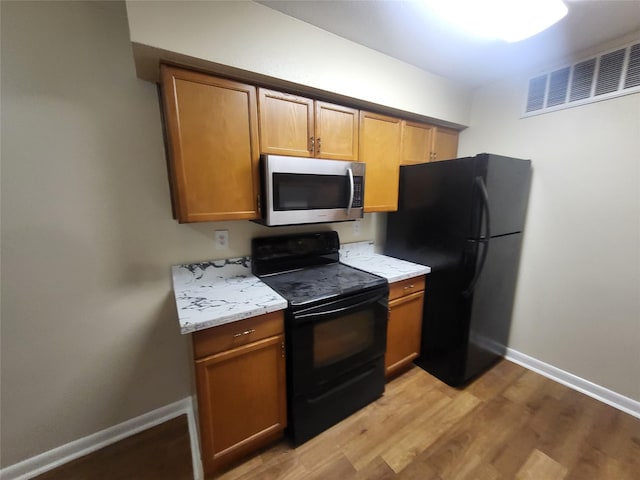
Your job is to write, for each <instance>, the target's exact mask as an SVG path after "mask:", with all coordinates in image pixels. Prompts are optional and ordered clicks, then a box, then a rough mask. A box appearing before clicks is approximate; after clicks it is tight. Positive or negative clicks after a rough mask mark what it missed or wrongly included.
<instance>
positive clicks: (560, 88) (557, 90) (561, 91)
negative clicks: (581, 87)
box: [547, 67, 571, 107]
mask: <svg viewBox="0 0 640 480" xmlns="http://www.w3.org/2000/svg"><path fill="white" fill-rule="evenodd" d="M570 73H571V67H566V68H563V69H561V70H556V71H555V72H552V73H551V77H550V79H549V98H548V99H547V107H554V106H556V105H562V104H563V103H564V102H566V101H567V91H568V88H567V87H568V85H569V74H570Z"/></svg>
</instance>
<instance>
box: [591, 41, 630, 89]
mask: <svg viewBox="0 0 640 480" xmlns="http://www.w3.org/2000/svg"><path fill="white" fill-rule="evenodd" d="M625 53H626V50H625V49H622V50H616V51H615V52H611V53H607V54H606V55H602V57H600V68H599V69H598V83H596V95H603V94H605V93H611V92H615V91H616V90H618V88H619V87H620V78H621V77H622V65H623V64H624V56H625Z"/></svg>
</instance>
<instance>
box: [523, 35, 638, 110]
mask: <svg viewBox="0 0 640 480" xmlns="http://www.w3.org/2000/svg"><path fill="white" fill-rule="evenodd" d="M635 92H640V43H634V44H631V45H628V46H626V47H623V48H618V49H616V50H613V51H609V52H604V53H603V54H601V55H598V56H596V57H593V58H588V59H585V60H582V61H580V62H577V63H575V64H573V65H568V66H565V67H563V68H559V69H557V70H554V71H552V72H549V73H545V74H542V75H538V76H536V77H534V78H531V79H530V80H529V90H528V95H527V104H526V111H525V115H533V114H538V113H543V112H547V111H555V110H558V109H562V108H568V107H572V106H576V105H582V104H585V103H590V102H594V101H598V100H603V99H606V98H611V97H617V96H620V95H626V94H629V93H635Z"/></svg>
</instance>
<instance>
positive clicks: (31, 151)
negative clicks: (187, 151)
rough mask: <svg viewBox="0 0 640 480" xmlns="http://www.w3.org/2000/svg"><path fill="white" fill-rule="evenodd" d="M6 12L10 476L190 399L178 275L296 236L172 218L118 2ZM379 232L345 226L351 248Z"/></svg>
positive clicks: (147, 93)
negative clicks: (254, 240) (224, 234)
mask: <svg viewBox="0 0 640 480" xmlns="http://www.w3.org/2000/svg"><path fill="white" fill-rule="evenodd" d="M0 8H1V21H2V24H1V34H2V38H1V41H2V79H1V80H2V83H1V87H2V90H1V95H2V99H1V100H2V140H3V141H2V151H1V153H2V179H1V180H2V239H1V247H2V251H1V255H2V272H1V273H2V299H1V308H2V311H1V313H2V324H1V329H2V330H1V342H2V343H1V355H2V358H1V360H2V361H1V368H2V371H1V374H2V388H1V395H2V397H1V411H0V415H1V417H2V428H0V430H1V435H2V437H1V441H0V445H1V448H2V455H1V462H2V464H1V465H2V466H3V467H5V466H8V465H11V464H14V463H16V462H18V461H20V460H23V459H25V458H28V457H31V456H34V455H36V454H38V453H41V452H43V451H47V450H49V449H52V448H54V447H57V446H60V445H63V444H65V443H67V442H70V441H72V440H75V439H78V438H81V437H84V436H86V435H89V434H91V433H94V432H96V431H99V430H101V429H104V428H107V427H110V426H112V425H115V424H117V423H119V422H122V421H124V420H127V419H129V418H132V417H135V416H137V415H140V414H143V413H146V412H148V411H151V410H153V409H155V408H158V407H160V406H163V405H166V404H169V403H171V402H174V401H176V400H179V399H182V398H184V397H186V396H188V395H191V394H192V383H191V367H190V364H191V360H190V356H191V351H190V338H189V336H182V335H180V333H179V329H178V322H177V315H176V312H175V304H174V301H173V297H172V296H173V294H172V290H171V280H170V266H171V265H174V264H178V263H183V262H193V261H202V260H207V259H218V258H228V257H231V256H235V255H245V254H248V253H250V243H249V242H250V238H251V237H252V236H256V235H266V234H274V233H282V232H284V231H287V230H283V229H275V230H273V229H268V228H267V227H262V226H259V225H256V224H253V223H249V222H226V223H220V224H216V223H208V224H201V225H179V224H178V223H177V222H175V221H174V220H173V219H172V218H171V205H170V199H169V188H168V181H167V175H166V166H165V153H164V147H163V140H162V127H161V122H160V112H159V103H158V99H157V93H156V87H155V85H153V84H152V83H149V82H145V81H142V80H138V79H137V78H136V75H135V70H134V65H133V57H132V53H131V43H130V40H129V34H128V30H127V17H126V9H125V5H124V3H122V2H104V3H100V2H86V3H84V2H42V3H36V2H5V1H3V2H2V3H1V7H0ZM376 225H377V220H376V216H375V215H367V216H366V218H365V220H363V221H362V230H361V233H360V235H354V234H353V233H352V228H351V224H350V223H349V224H341V225H336V226H335V227H336V229H337V230H338V231H339V233H340V236H341V239H343V240H344V241H354V240H369V239H373V238H374V236H375V231H376ZM330 227H331V226H327V227H326V228H330ZM218 228H225V229H228V230H229V231H230V237H231V247H232V248H231V249H230V250H227V251H219V250H215V248H214V242H213V238H214V231H215V230H216V229H218ZM289 230H291V229H289ZM300 230H301V229H300Z"/></svg>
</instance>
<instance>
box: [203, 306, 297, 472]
mask: <svg viewBox="0 0 640 480" xmlns="http://www.w3.org/2000/svg"><path fill="white" fill-rule="evenodd" d="M193 347H194V348H193V351H194V357H195V370H196V388H197V394H198V418H199V426H200V449H201V456H202V464H203V468H204V472H205V474H207V475H211V474H213V473H215V472H217V471H219V470H221V469H224V468H225V467H227V466H229V465H230V464H232V463H234V462H235V461H237V460H239V459H241V458H242V457H244V456H245V455H248V454H249V453H251V452H253V451H255V450H257V449H259V448H261V447H263V446H265V445H268V444H269V443H271V442H273V441H275V440H277V439H278V438H280V437H281V436H282V434H283V431H284V428H285V427H286V424H287V416H286V411H287V408H286V380H285V348H284V316H283V312H282V311H279V312H273V313H269V314H266V315H261V316H258V317H253V318H250V319H246V320H240V321H238V322H233V323H230V324H225V325H221V326H219V327H212V328H209V329H206V330H201V331H198V332H195V333H194V334H193Z"/></svg>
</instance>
